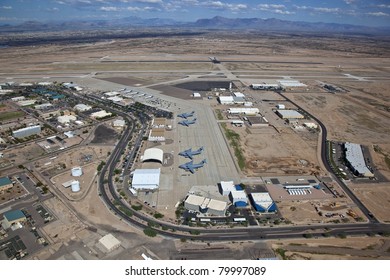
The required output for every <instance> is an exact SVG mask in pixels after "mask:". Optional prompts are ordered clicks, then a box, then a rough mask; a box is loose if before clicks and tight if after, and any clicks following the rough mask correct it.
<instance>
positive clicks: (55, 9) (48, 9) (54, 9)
mask: <svg viewBox="0 0 390 280" xmlns="http://www.w3.org/2000/svg"><path fill="white" fill-rule="evenodd" d="M59 10H60V9H58V8H57V7H54V8H47V9H46V11H48V12H58V11H59Z"/></svg>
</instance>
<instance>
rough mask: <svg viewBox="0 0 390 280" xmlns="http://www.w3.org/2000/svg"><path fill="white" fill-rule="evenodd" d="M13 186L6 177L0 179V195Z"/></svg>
mask: <svg viewBox="0 0 390 280" xmlns="http://www.w3.org/2000/svg"><path fill="white" fill-rule="evenodd" d="M13 186H14V184H12V181H11V180H10V179H9V178H8V177H1V178H0V193H1V192H3V191H6V190H9V189H11V188H12V187H13Z"/></svg>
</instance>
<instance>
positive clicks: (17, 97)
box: [11, 96, 26, 102]
mask: <svg viewBox="0 0 390 280" xmlns="http://www.w3.org/2000/svg"><path fill="white" fill-rule="evenodd" d="M25 99H26V97H24V96H16V97H12V98H11V100H12V101H14V102H17V101H22V100H25Z"/></svg>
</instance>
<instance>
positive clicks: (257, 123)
mask: <svg viewBox="0 0 390 280" xmlns="http://www.w3.org/2000/svg"><path fill="white" fill-rule="evenodd" d="M247 119H248V122H249V125H250V126H252V127H264V126H268V125H269V123H268V121H267V119H266V118H264V117H260V116H256V117H247Z"/></svg>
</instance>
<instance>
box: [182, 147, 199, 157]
mask: <svg viewBox="0 0 390 280" xmlns="http://www.w3.org/2000/svg"><path fill="white" fill-rule="evenodd" d="M203 150H204V149H203V147H200V148H199V149H197V150H195V151H192V149H188V150H185V151H183V152H181V153H179V156H182V157H185V158H189V159H192V158H193V157H194V156H195V155H200V154H201V153H202V152H203Z"/></svg>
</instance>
